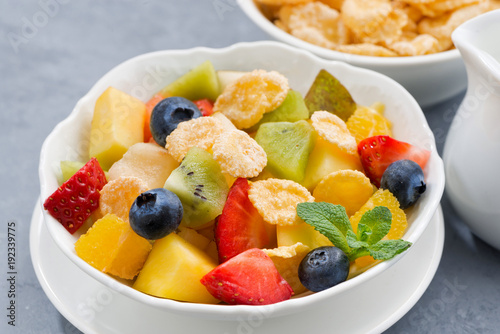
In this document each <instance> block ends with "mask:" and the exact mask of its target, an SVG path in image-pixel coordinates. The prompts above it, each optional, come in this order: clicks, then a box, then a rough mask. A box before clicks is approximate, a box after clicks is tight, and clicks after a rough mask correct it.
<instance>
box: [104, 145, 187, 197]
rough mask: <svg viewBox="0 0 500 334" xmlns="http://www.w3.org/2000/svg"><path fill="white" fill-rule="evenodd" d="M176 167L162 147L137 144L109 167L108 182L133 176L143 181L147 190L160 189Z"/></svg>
mask: <svg viewBox="0 0 500 334" xmlns="http://www.w3.org/2000/svg"><path fill="white" fill-rule="evenodd" d="M177 167H179V163H178V162H177V161H176V160H174V158H172V157H171V156H170V154H168V152H167V150H166V149H164V148H163V147H160V146H159V145H157V144H153V143H137V144H134V145H132V146H131V147H130V148H129V149H128V151H127V152H126V153H125V154H124V155H123V157H122V158H121V159H120V160H118V161H117V162H116V163H114V164H113V166H111V168H110V169H109V173H108V175H109V177H108V181H111V180H116V179H118V178H120V177H123V176H134V177H138V178H139V179H141V180H143V181H144V182H145V183H146V184H147V185H148V189H154V188H162V187H163V185H164V184H165V181H166V180H167V178H168V177H169V175H170V173H172V171H173V170H174V169H176V168H177Z"/></svg>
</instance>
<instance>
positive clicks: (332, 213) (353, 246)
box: [297, 202, 412, 261]
mask: <svg viewBox="0 0 500 334" xmlns="http://www.w3.org/2000/svg"><path fill="white" fill-rule="evenodd" d="M297 214H298V215H299V217H300V218H302V220H304V221H305V222H306V223H307V224H309V225H311V226H313V227H314V228H315V229H316V230H317V231H318V232H320V233H321V234H323V235H324V236H326V237H327V238H328V239H329V240H330V241H331V242H332V243H333V244H334V245H335V246H336V247H338V248H340V249H341V250H342V251H343V252H344V253H345V254H346V255H347V257H348V258H349V261H354V260H356V259H357V258H358V257H361V256H365V255H371V256H373V258H374V259H375V260H389V259H392V258H393V257H394V256H396V255H398V254H400V253H402V252H404V251H405V250H406V249H408V248H409V247H410V246H411V244H412V243H411V242H409V241H405V240H402V239H399V240H382V239H383V238H384V237H385V236H386V235H387V233H389V230H390V229H391V223H392V214H391V211H390V210H389V209H388V208H387V207H385V206H377V207H375V208H373V209H372V210H369V211H367V212H365V213H364V214H363V216H362V217H361V220H360V221H359V223H358V230H357V233H354V231H353V229H352V226H351V223H350V221H349V217H348V216H347V213H346V211H345V208H344V207H343V206H341V205H335V204H331V203H326V202H307V203H300V204H299V205H297Z"/></svg>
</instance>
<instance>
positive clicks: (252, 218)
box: [215, 178, 269, 263]
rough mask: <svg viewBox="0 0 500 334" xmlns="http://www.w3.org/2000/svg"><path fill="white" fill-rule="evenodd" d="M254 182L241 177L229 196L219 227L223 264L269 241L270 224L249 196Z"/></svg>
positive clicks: (218, 240)
mask: <svg viewBox="0 0 500 334" xmlns="http://www.w3.org/2000/svg"><path fill="white" fill-rule="evenodd" d="M249 188H250V185H249V184H248V180H247V179H245V178H238V179H237V180H236V181H235V182H234V183H233V185H232V187H231V189H230V190H229V194H228V196H227V200H226V204H225V205H224V208H223V209H222V214H221V215H220V216H219V218H218V220H217V225H216V227H215V241H216V243H217V249H218V251H219V263H223V262H224V261H227V260H229V259H230V258H232V257H233V256H236V255H238V254H239V253H241V252H244V251H246V250H247V249H250V248H264V247H266V246H267V244H268V243H269V237H268V234H267V230H266V225H265V224H266V223H265V222H264V220H263V219H262V217H261V216H260V215H259V212H258V211H257V209H255V208H254V206H253V204H252V202H250V200H249V199H248V189H249Z"/></svg>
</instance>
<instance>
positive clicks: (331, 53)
mask: <svg viewBox="0 0 500 334" xmlns="http://www.w3.org/2000/svg"><path fill="white" fill-rule="evenodd" d="M237 2H238V4H239V5H240V7H241V8H242V10H243V11H244V12H245V13H246V14H247V15H248V17H249V18H250V19H251V20H252V21H253V22H254V23H255V24H256V25H257V26H259V27H261V28H262V29H263V30H264V31H265V32H267V33H268V34H269V35H271V36H273V37H275V38H276V39H278V40H282V41H284V42H286V43H288V44H290V45H293V46H295V47H298V48H303V49H305V50H308V51H310V52H313V53H314V54H316V55H318V56H320V57H323V58H326V59H331V60H338V61H346V62H348V63H350V64H353V65H356V66H362V67H369V66H379V67H386V68H388V67H399V66H400V67H408V66H423V65H426V64H431V63H432V64H434V63H440V62H447V61H449V60H454V59H459V58H460V52H459V51H458V50H457V49H452V50H447V51H442V52H438V53H433V54H428V55H420V56H411V57H377V56H364V55H356V54H350V53H345V52H340V51H335V50H330V49H327V48H324V47H321V46H318V45H315V44H312V43H309V42H306V41H304V40H301V39H300V38H297V37H295V36H293V35H291V34H289V33H287V32H285V31H283V30H281V29H280V28H278V27H276V25H274V24H273V23H272V22H271V21H269V20H268V19H267V18H266V17H265V16H264V15H263V14H262V12H261V11H260V10H259V9H258V7H257V6H256V5H255V3H254V1H253V0H237Z"/></svg>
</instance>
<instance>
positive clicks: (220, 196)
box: [164, 147, 229, 228]
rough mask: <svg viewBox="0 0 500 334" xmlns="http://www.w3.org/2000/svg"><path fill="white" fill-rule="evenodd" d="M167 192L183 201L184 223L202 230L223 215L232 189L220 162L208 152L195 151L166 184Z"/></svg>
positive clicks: (174, 171) (187, 155)
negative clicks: (223, 209)
mask: <svg viewBox="0 0 500 334" xmlns="http://www.w3.org/2000/svg"><path fill="white" fill-rule="evenodd" d="M164 188H165V189H168V190H170V191H172V192H173V193H175V194H176V195H177V196H178V197H179V199H180V200H181V203H182V206H183V208H184V216H183V218H182V222H181V224H182V225H184V226H186V227H191V228H197V227H202V226H204V225H205V224H206V223H208V222H210V221H211V220H213V219H214V218H215V217H217V216H218V215H220V214H221V213H222V208H223V207H224V203H225V202H226V198H227V194H228V192H229V187H228V185H227V182H226V179H225V177H224V175H223V174H222V171H221V169H220V167H219V164H218V163H217V161H215V160H214V158H213V157H212V154H210V153H208V152H207V151H205V150H203V149H201V148H198V147H193V148H191V149H190V150H189V151H188V153H187V154H186V156H185V157H184V160H182V162H181V164H180V165H179V167H177V168H176V169H174V170H173V171H172V173H171V174H170V176H169V177H168V178H167V181H165V185H164Z"/></svg>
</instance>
